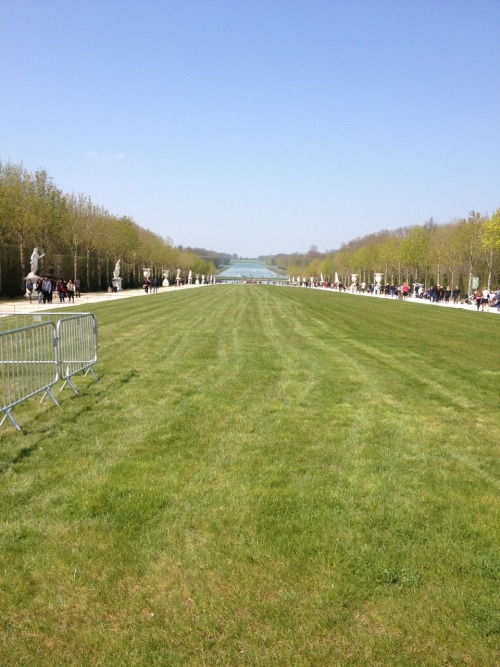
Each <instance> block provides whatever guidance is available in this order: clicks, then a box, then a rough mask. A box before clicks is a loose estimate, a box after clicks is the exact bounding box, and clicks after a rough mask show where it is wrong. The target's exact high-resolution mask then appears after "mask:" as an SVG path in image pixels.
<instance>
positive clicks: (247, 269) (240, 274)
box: [218, 259, 283, 280]
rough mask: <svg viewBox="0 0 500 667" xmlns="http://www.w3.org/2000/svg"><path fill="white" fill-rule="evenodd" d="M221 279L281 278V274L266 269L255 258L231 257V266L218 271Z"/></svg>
mask: <svg viewBox="0 0 500 667" xmlns="http://www.w3.org/2000/svg"><path fill="white" fill-rule="evenodd" d="M218 277H219V278H220V279H221V280H224V279H225V278H227V279H230V280H234V279H235V278H246V279H250V280H283V276H279V275H278V274H277V273H275V272H274V271H271V269H268V268H267V266H266V265H265V264H263V263H262V262H260V261H258V260H256V259H233V260H232V261H231V266H230V267H229V268H228V269H226V270H225V271H223V272H222V273H219V276H218Z"/></svg>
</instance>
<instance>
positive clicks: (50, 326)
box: [0, 322, 59, 431]
mask: <svg viewBox="0 0 500 667" xmlns="http://www.w3.org/2000/svg"><path fill="white" fill-rule="evenodd" d="M0 361H1V373H2V390H3V391H2V394H3V401H2V407H1V409H0V413H1V412H3V413H4V415H3V418H2V420H1V421H0V426H2V425H3V423H4V422H5V420H6V419H7V418H9V419H10V421H11V422H12V424H13V425H14V427H15V428H16V429H17V430H18V431H20V430H21V427H20V426H19V424H18V423H17V422H16V420H15V419H14V417H13V416H12V413H11V411H12V408H14V407H15V406H16V405H19V403H21V402H22V401H25V400H26V399H28V398H31V397H32V396H35V395H36V394H39V393H41V392H44V393H43V396H42V401H43V399H44V398H45V397H46V396H47V395H49V396H50V398H51V399H52V400H53V401H54V403H55V404H56V405H59V404H58V402H57V400H56V399H55V397H54V396H53V394H52V392H51V388H52V387H53V385H54V384H56V382H57V381H58V380H59V370H58V369H59V363H58V359H57V346H56V327H55V324H54V323H53V322H41V323H39V324H32V325H30V326H25V327H21V328H18V329H12V330H7V331H2V332H0Z"/></svg>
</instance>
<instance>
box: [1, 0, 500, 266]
mask: <svg viewBox="0 0 500 667" xmlns="http://www.w3.org/2000/svg"><path fill="white" fill-rule="evenodd" d="M499 35H500V2H499V1H498V0H491V1H488V0H477V1H474V2H472V1H467V2H464V1H461V0H453V1H451V0H450V1H443V0H441V1H440V0H433V1H427V0H423V1H421V0H419V2H409V1H408V2H405V1H404V0H400V1H392V0H379V1H373V2H372V1H369V0H365V1H364V2H356V1H348V0H345V1H342V2H340V1H337V0H330V2H325V1H320V0H317V1H314V0H312V1H311V0H310V1H309V2H297V1H294V0H291V1H287V2H285V1H278V0H266V1H261V0H252V1H251V2H250V1H241V0H232V1H222V0H212V1H210V0H205V1H203V2H202V1H196V2H194V1H189V0H186V1H181V0H170V1H169V0H165V1H160V0H155V1H152V0H142V1H141V2H137V1H134V2H131V1H129V0H120V1H115V0H108V1H106V0H101V1H100V2H96V1H95V0H86V1H80V0H65V1H64V2H62V1H60V0H51V1H47V0H37V1H35V0H0V63H1V68H0V91H1V98H0V99H1V103H0V159H1V160H2V161H4V162H5V161H8V160H10V161H12V162H15V163H19V162H22V163H23V164H24V166H25V167H26V168H27V169H29V170H30V171H33V170H35V169H38V168H45V169H46V170H47V171H48V173H49V175H50V176H52V178H53V179H54V182H55V183H56V184H57V185H58V186H59V187H61V188H62V190H63V191H64V192H83V193H85V194H86V195H90V197H91V198H92V200H93V201H94V202H95V203H96V204H100V205H102V206H104V207H106V208H107V209H108V210H109V211H110V212H111V213H114V214H116V215H129V216H131V217H132V218H133V219H134V220H135V221H136V222H137V223H138V224H140V225H141V226H142V227H146V228H149V229H151V230H153V231H155V232H157V233H159V234H161V235H162V236H168V237H171V238H172V239H173V241H174V244H176V245H183V246H199V247H205V248H209V249H214V250H218V251H225V252H230V253H237V254H238V255H240V256H243V257H255V256H257V255H260V254H271V253H279V252H296V251H299V252H301V251H307V250H308V248H309V247H310V245H316V246H318V247H319V249H320V250H322V251H325V250H327V249H334V248H338V247H339V246H340V245H341V244H342V243H343V242H346V241H349V240H351V239H353V238H355V237H358V236H362V235H365V234H368V233H371V232H376V231H379V230H381V229H394V228H396V227H399V226H407V225H415V224H421V223H423V222H424V221H425V220H426V219H428V218H429V217H431V216H433V217H434V218H435V219H436V220H437V222H438V223H446V222H450V221H452V220H454V219H456V218H458V217H466V216H467V214H468V212H469V211H470V210H471V209H474V210H476V211H480V212H481V213H492V212H493V211H494V210H495V209H496V208H498V207H499V206H500V160H499V157H498V156H499V155H500V113H499V110H500V38H499Z"/></svg>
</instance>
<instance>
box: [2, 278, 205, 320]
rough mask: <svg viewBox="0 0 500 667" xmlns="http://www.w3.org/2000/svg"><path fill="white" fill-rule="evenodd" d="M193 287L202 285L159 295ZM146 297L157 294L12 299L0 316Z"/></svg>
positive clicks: (167, 289)
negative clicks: (41, 300)
mask: <svg viewBox="0 0 500 667" xmlns="http://www.w3.org/2000/svg"><path fill="white" fill-rule="evenodd" d="M192 287H201V285H182V287H177V286H176V285H171V286H170V287H159V288H158V294H161V293H163V292H171V291H175V290H180V289H191V288H192ZM138 296H142V297H146V298H148V299H153V298H154V296H155V294H154V293H153V294H146V292H145V291H144V290H143V289H142V288H141V289H129V290H122V291H121V292H82V295H81V296H79V297H75V303H68V301H65V302H64V303H60V302H59V297H58V296H57V294H54V295H53V300H52V303H38V301H37V299H36V298H35V297H33V301H32V303H30V301H29V298H28V297H22V298H20V299H12V300H11V301H2V302H0V314H1V313H43V311H44V310H46V311H50V310H53V309H54V308H58V309H59V308H69V307H75V306H79V310H82V311H85V310H86V306H87V304H89V303H111V302H112V301H117V300H120V299H129V298H131V297H138Z"/></svg>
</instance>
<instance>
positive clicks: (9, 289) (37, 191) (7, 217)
mask: <svg viewBox="0 0 500 667" xmlns="http://www.w3.org/2000/svg"><path fill="white" fill-rule="evenodd" d="M35 247H38V248H39V249H40V252H41V253H45V257H43V258H41V260H40V266H39V269H38V273H39V274H41V275H43V274H47V275H49V276H51V277H54V278H63V279H69V278H73V279H74V278H79V279H80V282H81V287H82V290H86V291H87V290H102V289H107V287H108V286H109V283H110V280H111V276H112V270H113V268H114V266H115V263H116V261H117V260H118V259H120V260H121V276H122V278H123V287H124V288H127V287H137V286H140V285H141V284H142V281H143V268H146V267H147V268H150V269H151V275H152V277H158V278H160V280H161V279H162V275H163V271H164V270H168V271H169V272H170V277H171V280H172V279H174V278H175V275H176V271H177V269H179V268H180V269H181V272H182V275H183V277H185V276H187V273H188V272H189V271H190V270H191V271H192V272H193V274H205V275H210V274H212V273H215V272H216V268H215V265H214V261H212V258H211V257H205V258H200V257H198V256H197V255H195V254H194V253H192V252H189V251H188V250H185V249H182V248H175V247H174V246H173V245H172V241H171V239H163V238H162V237H161V236H160V235H159V234H156V233H154V232H152V231H150V230H148V229H144V228H142V227H141V226H140V225H138V224H137V223H136V222H134V220H133V219H132V218H130V217H128V216H116V215H113V214H112V213H110V212H109V211H108V210H107V209H106V208H105V207H104V206H101V205H99V204H96V203H95V202H93V201H92V199H91V198H90V197H89V196H87V195H84V194H82V193H78V194H75V193H71V194H67V193H64V192H63V191H62V190H61V188H59V187H58V186H57V185H56V184H55V183H54V181H53V179H52V178H51V177H50V176H49V175H48V174H47V172H46V171H45V170H44V169H41V170H37V171H35V172H30V171H28V170H27V169H25V168H24V167H23V165H22V164H12V163H10V162H7V163H2V162H1V161H0V249H1V250H0V295H1V296H17V295H19V294H22V293H23V292H24V288H25V285H24V278H25V276H26V275H27V274H28V272H29V269H30V257H31V253H32V251H33V249H34V248H35Z"/></svg>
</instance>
